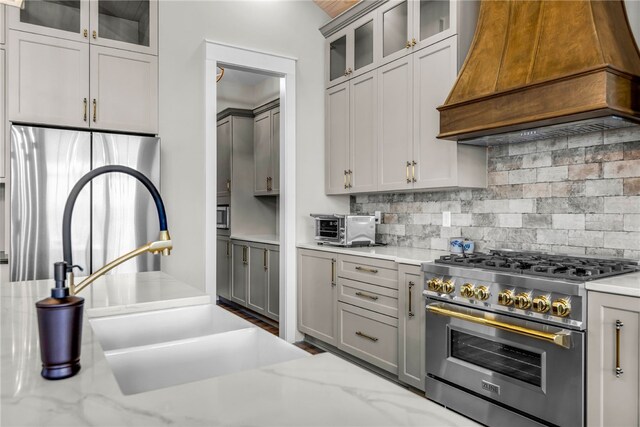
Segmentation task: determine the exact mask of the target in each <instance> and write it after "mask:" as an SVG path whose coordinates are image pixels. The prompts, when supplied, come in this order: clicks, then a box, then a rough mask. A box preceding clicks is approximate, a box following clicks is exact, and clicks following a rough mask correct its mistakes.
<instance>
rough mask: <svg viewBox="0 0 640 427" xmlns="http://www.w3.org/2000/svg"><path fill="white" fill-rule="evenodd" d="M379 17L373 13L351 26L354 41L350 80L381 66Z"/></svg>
mask: <svg viewBox="0 0 640 427" xmlns="http://www.w3.org/2000/svg"><path fill="white" fill-rule="evenodd" d="M377 16H378V15H377V13H375V12H372V13H370V14H368V15H365V16H363V17H362V18H360V19H358V20H357V21H355V22H354V23H353V24H351V25H350V26H349V31H350V33H351V34H352V40H353V49H352V53H353V59H352V60H351V62H352V64H353V65H352V67H353V71H352V72H351V74H350V75H349V78H353V77H357V76H359V75H362V74H364V73H367V72H369V71H371V70H373V69H375V67H377V66H378V65H379V64H380V59H381V56H382V55H381V53H380V52H381V45H380V44H379V43H376V41H377V40H378V31H379V28H378V21H377V19H376V18H377Z"/></svg>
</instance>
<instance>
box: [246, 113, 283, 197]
mask: <svg viewBox="0 0 640 427" xmlns="http://www.w3.org/2000/svg"><path fill="white" fill-rule="evenodd" d="M253 159H254V160H253V161H254V173H253V180H254V190H253V192H254V195H256V196H277V195H278V193H279V191H280V176H279V175H280V108H273V109H270V110H268V111H265V112H263V113H260V114H258V115H256V117H255V119H254V128H253Z"/></svg>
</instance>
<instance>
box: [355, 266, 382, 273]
mask: <svg viewBox="0 0 640 427" xmlns="http://www.w3.org/2000/svg"><path fill="white" fill-rule="evenodd" d="M356 270H358V271H366V272H367V273H373V274H376V273H377V272H378V270H377V269H375V268H367V267H361V266H359V265H358V266H357V267H356Z"/></svg>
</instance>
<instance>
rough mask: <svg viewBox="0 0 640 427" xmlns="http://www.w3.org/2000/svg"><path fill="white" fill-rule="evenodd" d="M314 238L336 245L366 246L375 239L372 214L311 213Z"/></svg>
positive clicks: (374, 223) (374, 224)
mask: <svg viewBox="0 0 640 427" xmlns="http://www.w3.org/2000/svg"><path fill="white" fill-rule="evenodd" d="M311 216H312V217H313V218H314V219H315V240H316V241H318V242H320V243H325V244H330V245H336V246H362V245H364V246H367V245H373V244H374V243H375V241H376V221H375V217H374V216H373V215H340V214H311Z"/></svg>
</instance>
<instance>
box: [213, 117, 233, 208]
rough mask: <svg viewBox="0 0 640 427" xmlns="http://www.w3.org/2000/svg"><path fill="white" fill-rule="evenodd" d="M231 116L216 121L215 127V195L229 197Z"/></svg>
mask: <svg viewBox="0 0 640 427" xmlns="http://www.w3.org/2000/svg"><path fill="white" fill-rule="evenodd" d="M231 120H232V118H231V116H227V117H225V118H224V119H222V120H219V121H218V127H217V142H216V144H217V159H216V161H217V165H218V168H217V172H216V173H217V181H216V182H217V185H216V187H217V195H218V197H229V196H230V195H231Z"/></svg>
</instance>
